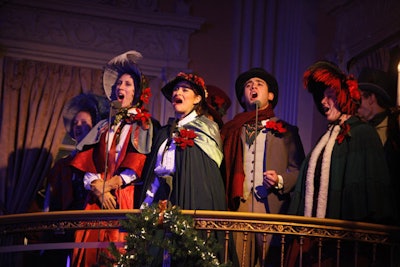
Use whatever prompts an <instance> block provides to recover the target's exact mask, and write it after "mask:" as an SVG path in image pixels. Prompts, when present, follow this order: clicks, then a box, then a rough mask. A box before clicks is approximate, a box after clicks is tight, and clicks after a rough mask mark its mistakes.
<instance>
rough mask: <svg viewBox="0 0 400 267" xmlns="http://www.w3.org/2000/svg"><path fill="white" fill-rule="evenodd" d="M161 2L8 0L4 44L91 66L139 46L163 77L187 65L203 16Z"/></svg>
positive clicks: (151, 70)
mask: <svg viewBox="0 0 400 267" xmlns="http://www.w3.org/2000/svg"><path fill="white" fill-rule="evenodd" d="M156 3H157V1H154V0H147V1H145V0H136V1H106V0H102V1H79V0H70V1H63V2H60V1H55V0H40V1H24V0H14V1H12V0H10V1H5V2H3V4H2V7H1V11H0V23H1V31H0V43H1V46H2V50H4V51H5V52H4V53H5V54H6V55H8V56H13V57H19V58H24V59H33V60H41V61H48V62H55V63H63V64H68V65H75V66H84V67H91V68H102V67H103V65H104V63H105V62H106V61H107V60H109V59H110V58H111V57H113V56H115V54H117V53H122V52H124V51H127V50H131V49H135V50H138V51H140V52H141V53H142V54H143V56H144V59H143V60H142V62H141V67H142V69H143V71H144V72H146V73H147V74H149V75H153V76H157V77H160V76H161V73H162V72H163V71H164V72H165V69H166V68H167V69H172V70H173V72H175V69H185V68H187V66H188V62H189V55H188V52H189V51H188V46H189V37H190V35H191V34H192V33H193V32H194V31H196V30H198V29H199V28H200V26H201V24H202V23H203V19H202V18H196V17H191V16H189V15H188V14H186V15H182V14H176V13H163V12H158V11H157V8H156ZM178 10H179V12H182V8H181V9H178Z"/></svg>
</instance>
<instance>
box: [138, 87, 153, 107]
mask: <svg viewBox="0 0 400 267" xmlns="http://www.w3.org/2000/svg"><path fill="white" fill-rule="evenodd" d="M151 96H152V94H151V90H150V87H147V88H146V89H144V90H143V92H142V94H141V95H140V100H141V101H142V102H143V103H145V104H148V103H149V101H150V97H151Z"/></svg>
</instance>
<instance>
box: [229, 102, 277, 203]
mask: <svg viewBox="0 0 400 267" xmlns="http://www.w3.org/2000/svg"><path fill="white" fill-rule="evenodd" d="M274 116H275V114H274V111H273V109H272V106H271V105H268V107H267V108H266V109H264V110H259V112H258V120H259V121H261V120H266V119H269V118H272V117H274ZM255 118H256V112H255V111H248V112H242V113H240V114H238V115H236V116H235V117H234V118H233V120H231V121H229V122H227V123H226V124H225V125H224V126H223V127H222V129H221V137H222V141H223V144H224V146H223V151H224V157H225V170H224V171H225V186H226V199H227V201H228V204H229V207H230V208H231V209H237V208H238V207H236V206H235V205H234V199H235V198H237V197H243V182H244V178H245V177H244V170H243V146H242V142H241V140H240V135H241V132H242V126H243V125H244V124H245V123H254V122H255Z"/></svg>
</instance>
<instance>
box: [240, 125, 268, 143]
mask: <svg viewBox="0 0 400 267" xmlns="http://www.w3.org/2000/svg"><path fill="white" fill-rule="evenodd" d="M244 128H245V133H246V144H248V145H249V146H251V145H252V144H253V142H254V140H255V139H256V137H257V136H256V125H255V123H252V124H245V125H244ZM262 129H264V126H263V125H262V124H261V122H260V121H259V122H258V123H257V135H258V134H259V133H260V131H261V130H262Z"/></svg>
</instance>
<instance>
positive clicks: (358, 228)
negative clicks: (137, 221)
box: [0, 209, 400, 244]
mask: <svg viewBox="0 0 400 267" xmlns="http://www.w3.org/2000/svg"><path fill="white" fill-rule="evenodd" d="M139 212H140V210H137V209H134V210H111V211H110V210H96V211H84V210H76V211H55V212H37V213H23V214H12V215H3V216H0V238H1V237H2V236H3V237H4V236H7V235H15V234H23V233H27V232H35V231H60V230H76V229H88V228H92V229H93V228H95V229H98V228H119V227H120V223H119V221H120V220H124V219H126V215H127V214H138V213H139ZM182 214H186V215H190V216H193V218H194V220H195V224H196V228H197V229H201V230H221V231H247V232H264V233H276V234H285V235H302V236H314V237H326V238H331V239H332V238H333V239H344V240H355V241H361V242H373V243H381V244H400V241H399V240H400V227H394V226H388V225H380V224H372V223H364V222H354V221H344V220H334V219H319V218H309V217H303V216H292V215H281V214H264V213H248V212H229V211H211V210H182Z"/></svg>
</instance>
